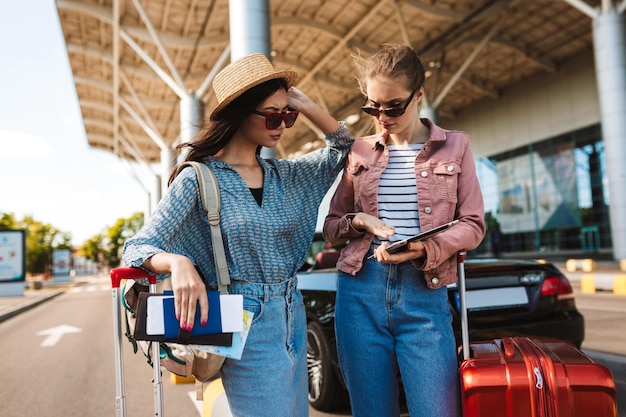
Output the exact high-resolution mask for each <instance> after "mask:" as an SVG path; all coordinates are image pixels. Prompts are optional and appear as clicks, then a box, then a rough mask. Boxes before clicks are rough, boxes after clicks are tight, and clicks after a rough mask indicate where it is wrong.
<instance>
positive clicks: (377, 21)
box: [56, 0, 626, 260]
mask: <svg viewBox="0 0 626 417" xmlns="http://www.w3.org/2000/svg"><path fill="white" fill-rule="evenodd" d="M56 3H57V9H58V12H59V19H60V22H61V27H62V31H63V34H64V38H65V41H66V44H67V49H68V57H69V62H70V65H71V67H72V71H73V74H74V77H75V83H76V90H77V96H78V99H79V103H80V106H81V111H82V114H83V121H84V124H85V131H86V136H87V140H88V142H89V144H90V146H92V147H94V148H99V149H104V150H107V151H110V152H113V153H115V154H117V155H119V156H120V157H121V158H124V159H128V160H131V161H134V162H137V163H139V164H142V165H144V166H150V167H152V168H151V169H154V170H155V173H154V175H155V178H160V179H165V180H166V179H167V177H168V176H169V172H170V170H171V168H172V166H173V164H174V161H175V153H174V149H175V147H176V145H177V144H179V143H180V142H181V141H185V140H190V139H191V137H193V133H194V132H195V131H196V130H197V125H198V124H199V123H201V121H202V120H203V118H204V115H205V114H208V113H209V111H210V110H211V109H212V107H213V106H215V104H216V100H215V97H214V95H213V94H212V91H211V87H210V85H211V81H212V78H213V77H214V76H215V74H216V73H217V72H218V71H219V69H221V68H222V67H223V66H224V65H225V64H227V63H228V62H229V61H230V60H232V59H236V58H238V57H240V56H242V55H245V54H248V53H253V52H261V53H265V54H266V55H267V56H268V57H271V58H272V60H273V62H274V64H275V65H276V66H277V67H278V68H281V69H283V68H291V69H294V70H296V71H297V72H298V73H299V74H300V78H299V79H298V82H297V86H298V87H299V88H301V89H302V90H304V91H305V92H306V93H307V94H308V95H309V96H311V97H312V98H313V99H314V100H315V101H317V102H318V103H320V104H321V105H323V106H324V107H325V108H327V110H328V111H329V112H330V113H331V114H333V115H334V116H335V117H336V118H337V119H343V120H346V121H348V120H350V119H351V121H350V122H348V126H349V128H350V129H351V131H352V132H353V133H354V134H355V136H359V135H362V134H364V133H365V132H367V131H368V129H369V126H368V125H367V123H368V120H367V118H366V117H360V118H359V117H358V115H357V114H358V113H359V107H360V105H361V104H362V100H363V97H362V95H361V93H360V91H358V87H357V86H356V83H355V81H354V76H353V66H352V59H351V55H352V54H354V53H361V54H368V53H370V52H373V51H374V50H376V48H377V47H378V46H380V45H381V44H383V43H388V42H394V43H408V44H411V45H412V46H413V47H414V48H415V49H416V50H417V51H418V52H419V53H420V55H421V57H422V60H423V61H424V62H425V64H427V66H428V68H427V69H428V72H429V75H430V76H429V77H428V78H427V81H426V85H425V88H426V94H427V98H428V100H427V103H428V105H427V106H426V107H425V108H423V109H422V111H423V114H424V115H425V116H427V117H430V118H433V119H435V120H436V121H437V123H438V124H439V125H441V126H442V127H444V128H448V129H456V130H463V131H466V132H467V133H468V134H469V135H470V137H471V141H472V149H473V152H474V156H475V158H476V165H477V174H478V178H479V181H480V184H481V189H482V192H483V196H484V200H485V219H486V223H487V226H488V232H487V236H486V238H485V240H484V242H483V244H482V245H481V246H480V247H479V248H478V249H477V250H476V252H477V253H479V254H484V255H489V254H496V255H504V256H507V255H510V256H513V255H516V256H518V255H522V256H529V257H530V256H533V257H563V258H564V257H572V256H573V257H582V256H584V257H598V258H605V259H617V260H620V259H626V29H625V27H626V23H625V17H624V14H625V10H626V0H621V1H614V0H553V1H548V0H545V1H544V0H538V1H508V0H492V1H488V0H485V1H478V2H475V1H467V0H462V1H453V2H451V1H443V0H441V1H440V0H435V1H428V2H425V1H419V0H359V1H353V0H333V1H326V0H319V1H315V2H305V1H302V0H295V1H280V0H217V1H213V0H197V1H195V2H191V3H190V2H188V1H184V0H175V1H165V0H151V1H149V2H148V1H132V2H131V1H128V0H104V1H92V0H56ZM303 119H304V118H303ZM307 122H308V121H306V120H303V121H300V120H299V121H298V123H297V124H296V126H294V128H293V129H289V130H290V131H289V132H288V134H285V137H284V138H283V140H281V144H280V146H278V147H277V149H276V151H275V154H271V156H276V157H284V158H290V157H294V156H298V155H301V154H302V153H306V152H308V151H310V150H314V149H316V148H318V147H320V146H323V141H321V140H320V137H319V132H317V131H316V130H315V129H314V127H312V126H311V124H310V123H307ZM158 181H160V180H158ZM158 181H155V184H159V182H158ZM162 184H163V182H161V189H162V187H163V185H162ZM150 186H153V185H150ZM158 188H159V187H158V186H157V189H158ZM160 192H161V191H160V190H157V191H156V192H155V193H154V195H155V196H157V198H158V197H159V196H160Z"/></svg>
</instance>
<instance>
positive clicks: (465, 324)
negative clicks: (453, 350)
mask: <svg viewBox="0 0 626 417" xmlns="http://www.w3.org/2000/svg"><path fill="white" fill-rule="evenodd" d="M465 255H467V252H466V251H465V250H460V251H458V252H457V255H456V260H457V264H458V266H457V268H458V271H457V272H458V276H459V283H458V285H457V289H458V291H459V302H460V310H461V311H460V313H461V341H462V351H463V359H464V360H467V359H469V357H470V350H469V320H468V318H467V299H466V294H465V293H466V290H465Z"/></svg>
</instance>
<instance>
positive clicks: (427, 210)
mask: <svg viewBox="0 0 626 417" xmlns="http://www.w3.org/2000/svg"><path fill="white" fill-rule="evenodd" d="M431 211H432V210H431V209H430V207H426V208H425V209H424V213H426V214H430V212H431Z"/></svg>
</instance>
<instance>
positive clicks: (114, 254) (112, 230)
mask: <svg viewBox="0 0 626 417" xmlns="http://www.w3.org/2000/svg"><path fill="white" fill-rule="evenodd" d="M141 226H143V213H140V212H137V213H135V214H133V215H132V216H131V217H129V218H126V219H124V218H121V219H118V220H117V222H115V224H114V225H113V226H111V227H109V229H108V231H107V239H106V243H107V245H106V247H107V251H106V252H105V263H106V265H107V266H108V267H109V268H115V267H117V266H119V265H120V262H121V253H122V248H123V246H124V243H125V242H126V240H127V239H128V238H130V237H131V236H133V235H134V234H135V233H137V231H139V229H141Z"/></svg>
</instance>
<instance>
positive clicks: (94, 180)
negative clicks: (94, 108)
mask: <svg viewBox="0 0 626 417" xmlns="http://www.w3.org/2000/svg"><path fill="white" fill-rule="evenodd" d="M0 10H2V13H0V213H9V214H13V215H14V216H15V217H16V218H17V219H19V220H21V219H22V218H23V217H24V216H25V215H30V216H33V218H34V219H35V220H36V221H40V222H42V223H47V224H50V225H52V226H53V227H55V228H56V229H58V230H60V231H62V232H69V233H71V234H72V236H73V239H72V243H73V244H74V245H80V244H82V243H83V242H85V241H86V240H87V239H89V238H91V237H93V236H95V235H96V234H98V233H100V232H102V231H103V230H104V229H106V228H107V227H108V226H112V225H113V224H115V222H116V221H117V219H119V218H126V217H130V216H132V215H133V213H136V212H145V211H146V210H147V209H148V207H149V204H148V201H149V197H148V194H147V191H146V188H147V187H149V188H152V186H153V181H154V180H153V179H151V178H150V175H149V172H148V171H147V169H146V168H145V167H143V166H138V165H134V164H133V165H130V164H128V163H126V162H123V161H122V160H120V159H119V158H117V157H116V156H115V155H113V154H112V153H110V152H106V151H102V150H96V149H92V148H90V147H89V145H88V143H87V137H86V135H85V130H84V126H83V122H82V117H81V113H80V107H79V105H78V99H77V96H76V89H75V86H74V82H73V76H72V73H71V68H70V65H69V59H68V56H67V50H66V47H65V43H64V40H63V34H62V32H61V25H60V23H59V18H58V15H57V11H56V6H55V4H54V0H19V1H15V0H0Z"/></svg>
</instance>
